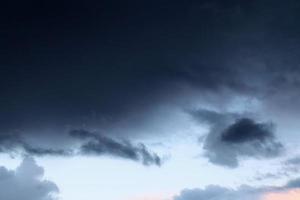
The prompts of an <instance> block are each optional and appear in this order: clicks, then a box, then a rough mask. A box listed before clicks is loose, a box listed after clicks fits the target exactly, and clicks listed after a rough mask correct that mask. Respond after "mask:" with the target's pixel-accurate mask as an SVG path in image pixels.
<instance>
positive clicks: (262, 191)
mask: <svg viewBox="0 0 300 200" xmlns="http://www.w3.org/2000/svg"><path fill="white" fill-rule="evenodd" d="M299 188H300V179H294V180H290V181H289V182H287V183H286V184H285V185H283V186H280V187H268V186H262V187H252V186H247V185H242V186H240V187H238V188H236V189H232V188H227V187H221V186H218V185H209V186H207V187H205V188H203V189H200V188H196V189H184V190H182V191H181V193H180V194H179V195H177V196H175V197H174V198H173V200H241V199H242V200H269V195H274V196H275V195H276V194H284V193H287V194H288V192H289V191H293V190H298V189H299ZM298 196H299V197H300V193H298Z"/></svg>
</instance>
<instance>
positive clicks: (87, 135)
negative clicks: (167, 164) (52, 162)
mask: <svg viewBox="0 0 300 200" xmlns="http://www.w3.org/2000/svg"><path fill="white" fill-rule="evenodd" d="M70 135H71V136H72V137H74V138H77V139H80V140H85V142H84V143H83V144H82V145H81V147H80V153H81V154H84V155H89V154H90V155H105V154H106V155H111V156H116V157H121V158H126V159H130V160H134V161H141V162H142V163H143V164H144V165H152V164H155V165H158V166H160V165H161V159H160V157H159V156H158V155H157V154H155V153H151V152H149V151H148V150H147V148H146V147H145V145H144V144H139V145H133V144H131V143H130V142H129V141H126V140H124V141H117V140H114V139H112V138H109V137H106V136H101V135H97V134H95V133H92V132H89V131H86V130H73V131H71V132H70Z"/></svg>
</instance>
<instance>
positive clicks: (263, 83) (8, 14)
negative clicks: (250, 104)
mask: <svg viewBox="0 0 300 200" xmlns="http://www.w3.org/2000/svg"><path fill="white" fill-rule="evenodd" d="M299 4H300V3H299V1H295V0H292V1H289V2H283V1H272V3H270V2H269V1H267V0H263V1H251V2H248V1H247V2H246V1H238V0H233V1H226V2H224V1H221V0H213V1H207V0H201V1H184V2H182V1H169V0H167V1H93V0H88V1H85V2H82V1H72V2H71V1H67V0H63V1H49V2H48V1H47V2H37V1H29V2H27V3H24V2H23V1H13V2H12V3H11V2H8V1H7V2H6V5H3V6H1V12H0V13H1V18H0V19H1V24H3V29H2V31H1V36H2V37H1V41H0V42H1V50H0V57H1V59H0V60H1V63H0V64H1V68H0V70H1V72H0V74H1V75H0V76H1V77H0V91H1V95H0V96H1V99H0V109H1V114H0V121H1V127H0V128H1V129H0V130H1V131H2V132H7V131H8V132H9V131H12V130H15V129H22V130H23V129H25V130H32V129H37V130H40V129H42V128H45V127H46V128H49V127H50V128H51V127H52V126H57V127H59V128H61V127H65V126H67V125H71V126H76V125H77V126H81V125H82V124H87V125H91V124H93V125H94V124H99V126H104V125H107V124H109V125H111V126H113V125H114V122H116V121H118V120H119V119H124V118H126V117H128V116H131V115H133V114H136V113H142V114H141V115H146V114H147V113H146V112H147V109H149V108H151V109H155V108H156V106H158V105H159V104H160V103H163V102H168V101H169V100H175V99H177V98H176V97H177V96H178V95H179V94H180V92H183V91H182V90H183V89H182V87H181V86H182V85H184V86H185V85H188V86H189V87H192V88H195V90H197V91H200V92H201V91H210V92H218V91H220V90H226V91H227V90H229V91H234V92H236V93H238V94H240V93H247V94H248V93H251V94H253V95H262V94H260V93H259V94H257V93H256V92H257V91H264V92H266V91H265V90H266V88H267V89H268V90H272V91H273V90H276V91H278V88H280V87H282V85H286V86H292V85H293V86H294V88H295V87H296V85H297V84H298V83H299V80H298V78H297V77H298V76H296V74H299V70H298V69H297V67H296V63H299V62H298V61H299V58H300V56H299V51H298V48H297V47H298V46H299V39H298V35H299V34H297V33H299V32H300V29H299V26H298V23H297V22H298V21H299V20H298V19H299V12H298V10H297V8H298V7H299ZM287 11H288V12H287ZM282 66H285V67H284V68H283V67H282ZM289 88H291V89H292V88H293V87H289ZM178 99H180V98H178ZM103 124H104V125H103Z"/></svg>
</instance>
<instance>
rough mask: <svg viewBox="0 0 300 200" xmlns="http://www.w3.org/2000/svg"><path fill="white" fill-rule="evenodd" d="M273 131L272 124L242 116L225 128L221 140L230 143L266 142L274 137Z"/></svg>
mask: <svg viewBox="0 0 300 200" xmlns="http://www.w3.org/2000/svg"><path fill="white" fill-rule="evenodd" d="M271 131H272V127H271V125H270V124H263V123H255V122H254V121H253V120H252V119H248V118H242V119H238V120H237V121H236V122H235V123H234V124H232V125H230V126H229V127H228V128H226V129H225V130H224V132H223V133H222V135H221V140H222V141H224V142H228V143H244V142H251V141H261V142H265V141H266V140H268V139H270V138H271V139H272V138H273V137H274V135H273V133H272V132H271Z"/></svg>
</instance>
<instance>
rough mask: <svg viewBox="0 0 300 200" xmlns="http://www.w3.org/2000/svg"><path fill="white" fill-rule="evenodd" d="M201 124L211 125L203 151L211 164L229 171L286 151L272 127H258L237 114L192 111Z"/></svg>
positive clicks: (248, 119)
mask: <svg viewBox="0 0 300 200" xmlns="http://www.w3.org/2000/svg"><path fill="white" fill-rule="evenodd" d="M190 114H191V115H192V116H193V117H194V118H195V119H196V120H197V121H198V122H201V123H206V124H208V125H209V129H210V130H209V133H208V135H207V136H206V138H205V140H204V145H203V148H204V150H205V156H206V157H208V159H209V161H210V162H212V163H214V164H218V165H223V166H227V167H231V168H234V167H237V166H238V165H239V159H240V158H241V157H243V158H245V157H252V158H272V157H276V156H279V155H280V154H281V153H282V151H283V149H284V147H283V145H282V144H281V143H280V142H278V141H277V140H276V137H275V135H274V133H273V125H272V124H271V123H258V122H255V121H254V120H253V119H250V118H245V117H242V116H241V115H238V114H234V113H218V112H216V111H209V110H201V109H200V110H196V111H191V112H190Z"/></svg>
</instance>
